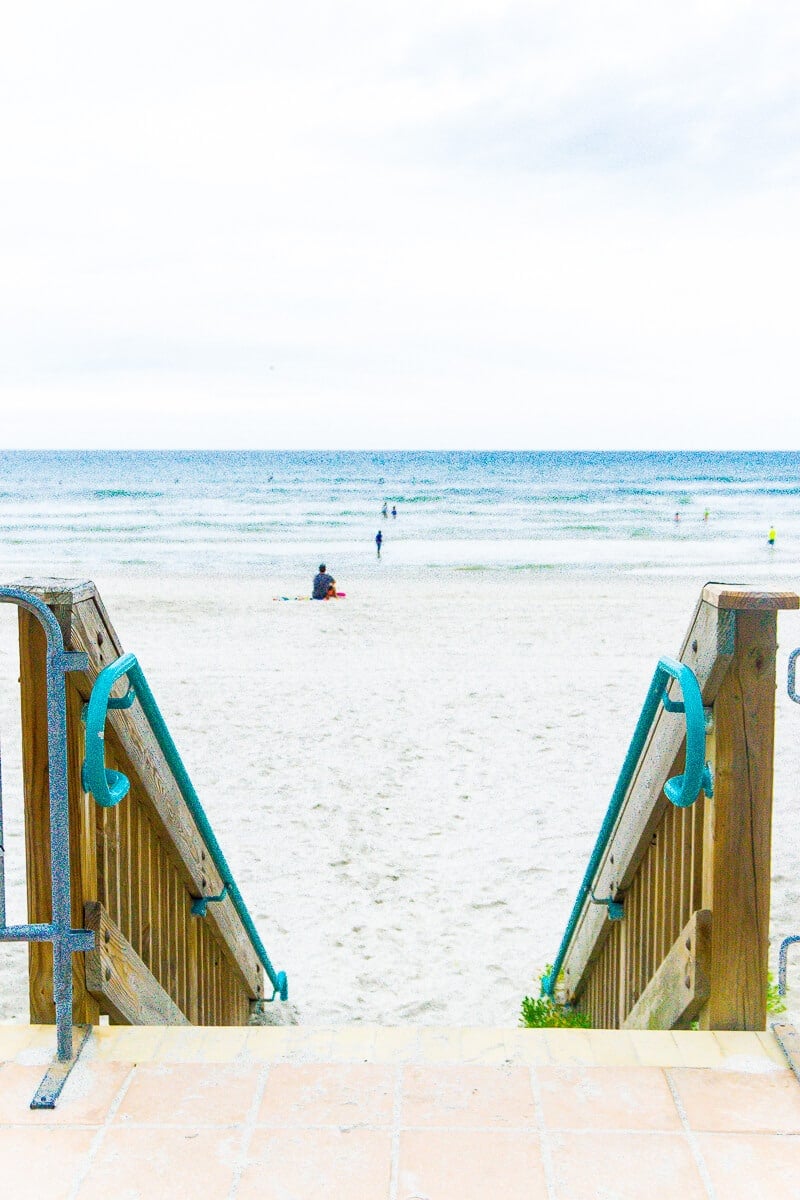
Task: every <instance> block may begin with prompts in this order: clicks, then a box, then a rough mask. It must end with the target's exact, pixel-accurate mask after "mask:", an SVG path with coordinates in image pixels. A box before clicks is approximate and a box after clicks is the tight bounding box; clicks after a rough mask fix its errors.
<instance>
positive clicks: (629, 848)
mask: <svg viewBox="0 0 800 1200" xmlns="http://www.w3.org/2000/svg"><path fill="white" fill-rule="evenodd" d="M735 623H736V620H735V614H734V613H732V612H727V611H721V610H720V609H718V608H716V607H715V606H714V605H712V604H709V603H708V602H707V601H705V600H701V601H700V602H699V604H698V605H697V608H696V609H695V613H694V616H693V619H692V622H691V624H690V626H689V631H688V633H687V634H686V637H685V638H684V641H683V645H682V647H681V650H680V653H679V655H678V658H679V660H680V661H681V662H683V663H686V664H687V665H688V666H690V667H691V668H692V670H693V671H694V673H695V675H696V677H697V681H698V683H699V685H700V690H701V693H702V695H703V702H704V704H711V703H712V702H713V700H714V698H715V696H716V694H717V691H718V690H719V686H720V684H721V682H722V679H723V678H724V675H725V671H726V670H727V668H728V665H729V664H730V662H731V661H732V660H733V653H734V630H735ZM671 694H673V697H674V696H675V695H676V694H677V692H676V689H675V688H674V687H673V689H672V692H671ZM684 742H685V725H684V720H683V717H682V716H681V714H679V713H669V712H667V711H666V710H665V709H663V708H662V709H661V710H660V712H659V713H658V715H657V716H656V719H655V721H654V722H653V728H652V730H651V733H650V736H649V738H648V740H647V742H646V744H645V747H644V749H643V751H642V754H641V756H640V758H639V764H638V767H637V769H636V772H635V774H634V777H633V780H632V783H631V786H630V788H629V790H628V794H627V796H626V798H625V801H624V803H623V806H622V810H621V812H620V815H619V818H618V820H617V823H616V825H615V827H614V830H613V832H612V835H611V837H610V839H609V842H608V846H607V847H606V851H605V854H604V856H603V859H602V861H601V863H600V867H599V869H598V872H597V875H596V877H595V884H594V891H595V895H598V896H609V895H613V896H617V895H620V894H621V893H624V892H625V891H627V889H628V888H629V887H630V885H631V883H632V881H633V878H634V876H635V874H636V872H637V871H638V869H639V865H640V863H641V862H642V859H643V858H644V855H645V853H646V851H647V849H648V847H649V845H650V843H651V841H652V838H653V835H654V833H655V831H656V830H657V829H658V826H659V825H660V824H661V821H662V819H663V816H664V811H665V808H666V805H667V804H668V803H669V801H668V800H667V799H666V797H665V796H664V794H663V789H664V784H665V783H666V781H667V779H668V778H670V777H671V776H672V775H675V774H677V773H679V772H680V770H681V769H682V767H680V766H679V760H680V758H681V756H682V753H683V746H684ZM655 892H656V879H655V876H654V875H653V876H651V879H650V885H649V888H648V893H649V894H648V896H647V903H648V904H649V905H652V902H653V901H654V899H655ZM606 924H607V922H606V912H605V909H604V908H602V907H601V906H599V905H594V904H591V903H588V904H586V905H584V908H583V912H582V914H581V917H580V919H579V922H578V926H577V928H576V931H575V936H574V937H573V939H572V944H571V946H570V948H569V951H568V953H567V956H566V958H565V961H564V968H563V973H564V984H565V988H566V991H567V994H568V996H570V997H574V996H576V995H578V994H579V992H580V988H581V986H582V981H583V977H584V975H585V973H586V971H587V970H588V969H589V967H590V965H591V963H592V962H593V961H594V959H595V958H596V956H597V954H598V953H599V952H600V950H601V949H602V944H603V942H604V941H605V938H606V937H607V936H608V932H609V931H608V929H607V927H606ZM650 953H655V947H654V946H653V948H652V951H651V952H650ZM648 957H649V955H648ZM654 965H655V964H654ZM647 969H648V973H649V970H650V969H651V968H650V967H649V965H648V967H647Z"/></svg>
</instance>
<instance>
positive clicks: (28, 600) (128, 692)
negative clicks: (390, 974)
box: [0, 580, 287, 1058]
mask: <svg viewBox="0 0 800 1200" xmlns="http://www.w3.org/2000/svg"><path fill="white" fill-rule="evenodd" d="M0 601H2V602H5V603H11V604H15V605H17V607H18V611H19V648H20V700H21V718H22V773H23V791H24V819H25V849H26V866H27V900H28V921H29V924H28V925H27V926H18V927H14V928H9V927H8V926H6V924H5V920H4V917H3V913H2V909H0V918H3V919H2V920H0V942H1V941H3V940H5V941H10V940H25V941H28V942H29V997H30V1019H31V1022H32V1023H45V1024H52V1023H53V1022H54V1019H56V1020H57V1023H58V1025H59V1056H60V1057H61V1058H67V1057H71V1056H72V1051H73V1046H72V1036H71V1034H72V1030H71V1026H72V1024H73V1022H74V1023H75V1024H76V1025H85V1026H97V1025H98V1024H99V1023H100V1019H101V1017H102V1016H105V1017H107V1018H108V1019H109V1021H110V1022H111V1023H114V1024H128V1025H180V1024H193V1025H227V1026H232V1025H246V1024H247V1023H248V1021H249V1020H250V1018H251V1015H252V1013H253V1010H254V1008H255V1007H257V1006H258V1005H260V1004H261V1003H262V1002H263V1001H269V1000H270V999H271V998H272V997H273V996H274V995H276V994H278V995H280V996H281V998H283V999H285V998H286V994H287V983H286V976H285V975H284V974H283V972H275V971H274V969H273V967H272V964H271V963H270V961H269V959H268V957H267V955H266V951H265V949H264V947H263V944H262V943H261V940H260V937H259V935H258V932H257V931H256V929H255V926H254V925H253V922H252V920H251V918H250V914H249V912H248V911H247V908H246V906H245V904H244V901H243V899H242V897H241V894H240V893H239V891H238V888H237V886H236V882H235V880H234V879H233V876H232V874H231V872H230V868H229V867H228V864H227V862H226V861H225V858H224V855H223V854H222V851H221V848H220V847H219V845H218V843H217V841H216V838H215V837H214V834H213V831H212V830H211V827H210V825H209V823H208V821H207V818H206V817H205V813H204V812H203V810H202V807H201V805H200V802H199V800H198V798H197V796H196V794H195V792H194V789H193V787H192V784H191V781H190V779H189V777H188V775H187V773H186V770H185V767H184V766H183V763H182V761H181V759H180V756H179V754H178V752H177V748H176V747H175V744H174V742H173V741H172V738H171V736H170V734H169V730H168V729H167V726H166V723H165V722H164V720H163V717H162V716H161V713H160V712H159V710H158V707H157V704H156V702H155V699H154V697H153V695H152V693H151V692H150V689H149V687H148V685H147V681H146V679H145V677H144V673H143V672H142V670H141V667H140V666H139V664H138V662H137V660H136V658H135V657H134V656H133V655H130V654H129V655H125V654H124V653H123V648H122V645H121V643H120V640H119V637H118V636H117V633H116V631H115V629H114V626H113V625H112V623H111V620H110V618H109V616H108V613H107V612H106V609H105V607H104V605H103V603H102V600H101V599H100V596H99V595H98V592H97V589H96V588H95V586H94V584H92V583H72V582H65V581H61V580H56V581H47V580H45V581H25V582H24V583H22V584H18V585H14V586H13V587H8V588H2V589H0ZM1 812H2V810H0V815H1ZM1 832H2V830H1V828H0V833H1ZM1 842H2V838H1V837H0V843H1ZM54 952H55V964H54ZM70 960H71V971H70V967H69V964H70ZM265 977H266V979H265ZM70 992H71V995H69V994H68V993H70ZM59 1009H60V1011H58V1010H59Z"/></svg>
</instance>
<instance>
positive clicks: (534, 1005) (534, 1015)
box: [519, 996, 591, 1029]
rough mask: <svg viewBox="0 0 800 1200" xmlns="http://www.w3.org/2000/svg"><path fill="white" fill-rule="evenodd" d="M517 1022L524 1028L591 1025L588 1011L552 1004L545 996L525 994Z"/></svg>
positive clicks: (566, 1027) (558, 1027) (573, 1027)
mask: <svg viewBox="0 0 800 1200" xmlns="http://www.w3.org/2000/svg"><path fill="white" fill-rule="evenodd" d="M519 1023H520V1025H523V1026H524V1027H525V1028H526V1029H589V1028H590V1025H591V1022H590V1020H589V1014H588V1013H580V1012H576V1011H575V1009H574V1008H567V1007H566V1006H565V1005H563V1004H553V1001H552V1000H550V999H549V997H547V996H538V997H535V996H525V997H524V999H523V1001H522V1012H521V1013H520V1019H519Z"/></svg>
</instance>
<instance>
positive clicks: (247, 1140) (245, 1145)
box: [228, 1066, 272, 1200]
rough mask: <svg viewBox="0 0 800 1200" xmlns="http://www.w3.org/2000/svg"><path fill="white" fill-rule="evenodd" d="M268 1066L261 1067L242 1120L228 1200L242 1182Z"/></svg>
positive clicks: (267, 1076)
mask: <svg viewBox="0 0 800 1200" xmlns="http://www.w3.org/2000/svg"><path fill="white" fill-rule="evenodd" d="M271 1069H272V1068H271V1067H270V1066H265V1067H262V1069H261V1074H260V1075H259V1077H258V1082H257V1083H256V1087H255V1091H254V1093H253V1099H252V1102H251V1104H250V1108H249V1110H248V1113H247V1116H246V1117H245V1119H244V1123H243V1128H242V1141H241V1145H240V1147H239V1160H238V1162H237V1163H236V1165H235V1166H234V1168H233V1180H232V1181H231V1186H230V1191H229V1192H228V1200H236V1195H237V1193H238V1191H239V1184H240V1183H241V1182H242V1176H243V1175H244V1172H245V1167H246V1166H247V1158H248V1154H249V1152H250V1144H251V1142H252V1140H253V1134H254V1133H255V1130H256V1121H257V1120H258V1114H259V1111H260V1109H261V1101H262V1100H263V1099H264V1092H265V1091H266V1090H267V1080H268V1079H269V1075H270V1071H271Z"/></svg>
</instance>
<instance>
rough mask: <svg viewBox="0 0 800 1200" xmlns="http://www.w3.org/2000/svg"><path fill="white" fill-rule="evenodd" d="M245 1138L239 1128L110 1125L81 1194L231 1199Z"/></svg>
mask: <svg viewBox="0 0 800 1200" xmlns="http://www.w3.org/2000/svg"><path fill="white" fill-rule="evenodd" d="M241 1140H242V1135H241V1131H240V1130H238V1129H235V1130H234V1129H229V1130H221V1129H205V1130H203V1131H202V1133H192V1132H191V1131H190V1130H188V1129H164V1128H152V1127H151V1128H149V1129H142V1128H139V1129H120V1128H118V1127H115V1128H112V1129H109V1130H108V1131H107V1132H106V1134H105V1136H104V1137H103V1141H102V1143H101V1145H100V1148H99V1150H98V1152H97V1155H96V1157H95V1159H94V1161H93V1162H92V1164H91V1166H90V1168H89V1172H88V1174H87V1176H86V1178H85V1179H84V1181H83V1183H82V1185H81V1187H80V1188H79V1190H78V1193H77V1200H108V1198H109V1197H110V1196H113V1197H114V1200H175V1197H176V1196H187V1197H198V1196H202V1200H228V1196H229V1195H230V1191H231V1186H232V1184H233V1177H234V1170H235V1168H236V1164H237V1161H238V1157H239V1153H240V1149H241Z"/></svg>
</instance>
